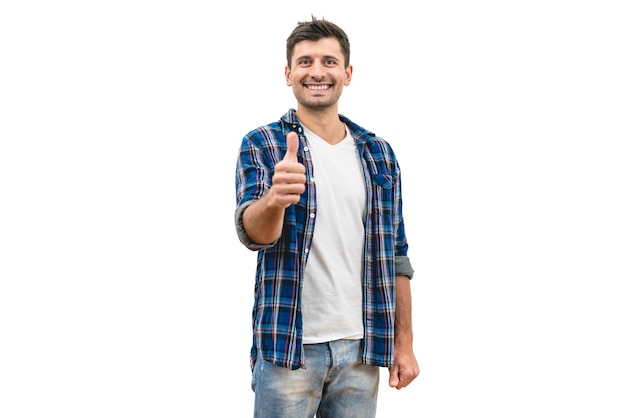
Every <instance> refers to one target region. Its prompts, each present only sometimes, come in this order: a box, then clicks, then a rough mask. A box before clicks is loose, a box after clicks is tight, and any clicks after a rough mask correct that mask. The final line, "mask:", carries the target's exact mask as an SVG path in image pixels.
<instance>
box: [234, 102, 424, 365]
mask: <svg viewBox="0 0 626 418" xmlns="http://www.w3.org/2000/svg"><path fill="white" fill-rule="evenodd" d="M339 117H340V119H341V120H342V121H343V122H344V123H345V124H346V125H347V127H348V129H350V131H351V132H352V135H353V137H354V139H355V142H356V145H357V149H358V152H359V156H360V158H361V163H362V165H363V173H364V178H365V185H366V194H367V200H366V221H365V247H364V260H363V329H364V350H363V358H362V361H363V363H365V364H369V365H376V366H381V367H389V366H391V365H392V363H393V348H394V344H393V343H394V323H395V299H396V298H395V296H396V295H395V284H396V275H406V276H409V277H410V278H411V277H413V269H412V267H411V263H410V261H409V258H408V256H407V251H408V243H407V240H406V236H405V233H404V220H403V216H402V193H401V187H400V167H399V165H398V161H397V160H396V157H395V155H394V152H393V150H392V149H391V146H390V145H389V144H388V143H387V142H386V141H384V140H383V139H382V138H380V137H377V136H376V135H375V134H374V133H372V132H369V131H367V130H365V129H363V128H362V127H360V126H358V125H356V124H355V123H353V122H351V121H350V120H349V119H347V118H346V117H344V116H342V115H339ZM290 131H295V132H297V133H298V135H299V137H300V146H299V148H298V161H300V162H301V163H302V164H304V166H305V168H306V176H307V179H311V178H313V164H312V162H311V155H310V153H309V152H308V142H307V139H306V137H305V136H304V134H303V129H302V125H301V124H300V122H299V121H298V119H297V118H296V115H295V110H294V109H290V110H289V111H288V112H287V113H286V114H285V115H284V116H283V117H282V118H281V119H280V120H279V121H278V122H274V123H271V124H268V125H265V126H261V127H259V128H258V129H255V130H253V131H251V132H249V133H248V134H247V135H246V136H245V137H244V138H243V140H242V143H241V147H240V150H239V157H238V159H237V167H236V210H235V225H236V228H237V234H238V236H239V239H240V241H241V242H242V243H243V244H244V245H245V246H246V247H247V248H249V249H251V250H253V251H258V260H257V270H256V282H255V287H254V292H255V298H254V306H253V315H252V328H253V338H252V350H251V353H250V362H251V365H252V366H253V365H254V362H255V360H256V358H257V354H258V353H260V355H261V357H262V358H263V359H265V360H267V361H270V362H272V363H274V364H276V365H279V366H283V367H287V368H289V369H293V370H295V369H298V368H300V367H305V359H304V356H303V349H302V348H303V347H302V310H301V288H302V287H301V281H302V280H303V277H304V268H305V265H306V262H307V256H308V249H309V248H310V247H311V240H312V239H313V230H314V228H315V216H314V214H315V211H316V209H317V202H316V199H315V183H314V182H312V181H308V182H307V183H306V188H305V192H304V193H303V194H302V195H301V196H300V201H299V202H298V203H297V204H296V205H291V206H289V207H288V208H287V209H286V210H285V218H284V224H283V231H282V234H281V236H280V237H279V238H278V239H277V240H276V241H275V242H273V243H271V244H267V245H261V244H257V243H254V242H253V241H252V240H251V239H250V238H249V237H248V235H247V234H246V232H245V230H244V228H243V220H242V214H243V211H244V210H245V208H246V207H247V206H249V205H250V204H252V203H254V202H255V201H257V200H258V199H260V198H261V197H262V196H263V195H264V194H265V193H266V192H267V191H268V189H269V188H270V186H271V184H272V175H273V174H274V166H275V165H276V163H278V162H279V161H281V159H282V158H283V156H284V155H285V152H286V150H287V145H286V136H287V133H289V132H290Z"/></svg>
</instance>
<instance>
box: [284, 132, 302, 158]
mask: <svg viewBox="0 0 626 418" xmlns="http://www.w3.org/2000/svg"><path fill="white" fill-rule="evenodd" d="M298 142H299V141H298V134H297V133H295V132H289V133H288V134H287V152H286V153H285V157H284V158H283V161H288V162H292V163H297V162H298Z"/></svg>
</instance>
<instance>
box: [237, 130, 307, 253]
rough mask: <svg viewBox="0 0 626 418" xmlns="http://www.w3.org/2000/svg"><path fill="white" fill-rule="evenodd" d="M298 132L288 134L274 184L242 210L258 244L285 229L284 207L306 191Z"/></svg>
mask: <svg viewBox="0 0 626 418" xmlns="http://www.w3.org/2000/svg"><path fill="white" fill-rule="evenodd" d="M297 154H298V135H297V134H296V133H295V132H290V133H289V134H287V152H286V153H285V156H284V158H283V159H282V160H281V161H280V162H279V163H278V164H276V166H275V167H274V175H273V177H272V186H271V187H270V189H269V190H268V192H267V193H266V194H265V195H264V196H263V197H262V198H261V199H259V200H257V201H256V202H254V203H253V204H251V205H250V206H248V207H247V208H246V210H245V211H244V212H243V216H242V221H243V227H244V229H245V231H246V233H247V234H248V237H249V238H250V239H251V240H252V241H254V242H256V243H258V244H269V243H272V242H274V241H275V240H276V239H277V238H278V237H279V236H280V234H281V231H282V229H283V219H284V215H285V209H286V208H287V207H289V205H292V204H296V203H298V201H299V200H300V195H301V194H302V193H303V192H304V187H305V185H304V183H305V181H306V176H305V174H304V173H305V169H304V166H303V165H302V164H300V163H299V162H298V156H297Z"/></svg>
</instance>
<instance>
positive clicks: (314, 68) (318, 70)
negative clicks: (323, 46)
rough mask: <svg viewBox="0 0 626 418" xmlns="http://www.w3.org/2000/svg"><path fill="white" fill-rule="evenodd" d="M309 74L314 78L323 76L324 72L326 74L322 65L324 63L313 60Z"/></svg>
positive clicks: (317, 78)
mask: <svg viewBox="0 0 626 418" xmlns="http://www.w3.org/2000/svg"><path fill="white" fill-rule="evenodd" d="M310 74H311V77H313V78H314V79H316V80H319V79H322V78H324V74H326V68H325V67H324V64H322V63H321V62H320V61H315V62H314V63H313V65H311V71H310Z"/></svg>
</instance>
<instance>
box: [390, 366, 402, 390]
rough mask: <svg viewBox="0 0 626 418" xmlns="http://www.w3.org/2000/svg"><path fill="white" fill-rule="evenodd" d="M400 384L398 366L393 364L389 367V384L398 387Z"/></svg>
mask: <svg viewBox="0 0 626 418" xmlns="http://www.w3.org/2000/svg"><path fill="white" fill-rule="evenodd" d="M399 384H400V378H399V377H398V366H395V365H394V366H391V367H390V368H389V386H391V387H392V388H395V387H397V386H398V385H399Z"/></svg>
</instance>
